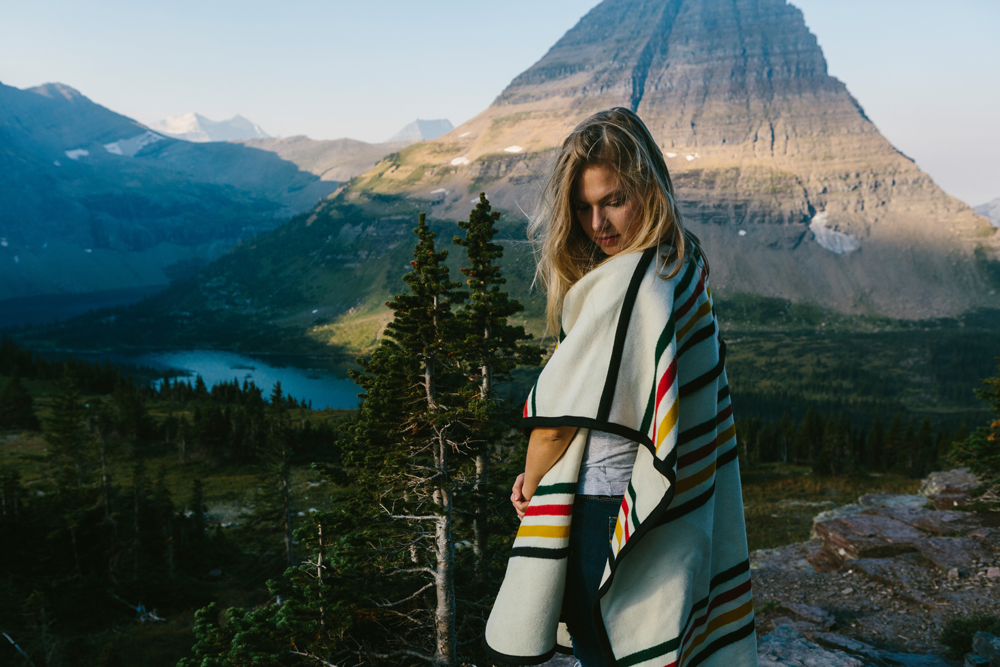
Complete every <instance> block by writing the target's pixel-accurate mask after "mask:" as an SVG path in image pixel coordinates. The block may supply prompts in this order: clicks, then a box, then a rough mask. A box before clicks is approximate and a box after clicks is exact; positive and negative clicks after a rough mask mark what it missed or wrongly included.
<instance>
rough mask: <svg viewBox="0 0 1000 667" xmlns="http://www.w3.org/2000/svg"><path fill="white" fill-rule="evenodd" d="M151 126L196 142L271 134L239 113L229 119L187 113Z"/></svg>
mask: <svg viewBox="0 0 1000 667" xmlns="http://www.w3.org/2000/svg"><path fill="white" fill-rule="evenodd" d="M149 127H150V129H151V130H153V131H155V132H158V133H160V134H163V135H165V136H170V137H173V138H174V139H183V140H184V141H196V142H206V141H237V140H239V139H267V138H269V137H270V136H271V135H270V134H268V133H267V132H265V131H264V130H263V129H261V127H260V125H257V124H256V123H252V122H250V121H249V120H247V119H246V118H244V117H243V116H241V115H239V114H236V115H235V116H233V117H232V118H230V119H229V120H210V119H208V118H205V117H204V116H202V115H201V114H200V113H186V114H181V115H180V116H171V117H170V118H165V119H163V120H160V121H157V122H155V123H153V124H152V125H150V126H149Z"/></svg>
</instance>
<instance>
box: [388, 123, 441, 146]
mask: <svg viewBox="0 0 1000 667" xmlns="http://www.w3.org/2000/svg"><path fill="white" fill-rule="evenodd" d="M453 129H455V126H454V125H452V124H451V121H450V120H448V119H447V118H438V119H436V120H421V119H420V118H418V119H417V120H415V121H413V122H412V123H410V124H409V125H407V126H406V127H404V128H403V129H402V130H400V131H399V132H397V133H396V134H394V135H392V136H391V137H389V141H430V140H431V139H437V138H438V137H440V136H442V135H444V134H447V133H449V132H451V131H452V130H453Z"/></svg>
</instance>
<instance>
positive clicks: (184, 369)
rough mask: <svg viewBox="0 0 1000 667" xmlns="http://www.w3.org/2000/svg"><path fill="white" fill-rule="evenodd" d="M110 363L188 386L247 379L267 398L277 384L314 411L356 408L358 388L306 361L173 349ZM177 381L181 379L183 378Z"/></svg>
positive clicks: (123, 356) (351, 382)
mask: <svg viewBox="0 0 1000 667" xmlns="http://www.w3.org/2000/svg"><path fill="white" fill-rule="evenodd" d="M110 361H121V362H126V363H130V364H135V365H137V366H147V367H149V368H153V369H155V370H158V371H164V372H169V371H178V372H180V373H182V374H186V375H187V376H188V379H189V380H190V381H191V382H192V383H193V382H194V380H195V377H196V376H198V375H200V376H201V378H202V380H204V381H205V384H206V385H208V386H209V387H211V386H212V385H214V384H218V383H220V382H232V381H233V380H234V379H235V380H238V381H239V383H240V384H241V385H242V384H243V381H244V380H247V381H249V382H252V383H253V384H255V385H257V386H258V387H259V388H260V389H261V390H262V391H263V392H264V396H265V397H267V396H269V395H270V393H271V389H272V388H273V387H274V383H275V382H279V381H280V382H281V390H282V392H284V393H285V394H286V395H288V396H292V397H294V398H297V399H300V400H301V399H305V400H306V401H312V407H313V409H314V410H322V409H323V408H335V409H343V408H356V407H358V393H359V392H360V387H358V385H356V384H354V382H353V381H352V380H350V379H349V378H346V377H344V376H343V375H337V374H336V373H334V372H332V371H329V370H324V369H318V368H309V367H307V364H308V360H307V359H294V360H285V359H282V360H278V359H276V358H272V357H268V358H261V357H249V356H245V355H242V354H237V353H235V352H219V351H216V350H183V351H181V350H173V351H166V352H145V353H140V354H134V355H120V356H116V357H115V358H114V359H110ZM293 362H296V363H293ZM179 379H181V380H184V377H183V376H182V377H181V378H179Z"/></svg>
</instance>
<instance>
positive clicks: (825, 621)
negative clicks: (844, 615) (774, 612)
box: [781, 602, 837, 630]
mask: <svg viewBox="0 0 1000 667" xmlns="http://www.w3.org/2000/svg"><path fill="white" fill-rule="evenodd" d="M781 608H782V609H785V610H787V611H790V612H791V613H792V614H794V615H795V616H797V617H799V618H800V619H802V620H803V621H806V622H807V623H812V624H813V625H815V626H818V627H819V628H820V629H821V630H829V629H831V628H832V627H833V626H834V625H835V624H836V622H837V621H836V619H835V618H834V617H833V614H831V613H830V612H828V611H827V610H825V609H822V608H820V607H813V606H812V605H808V604H798V603H796V602H782V603H781Z"/></svg>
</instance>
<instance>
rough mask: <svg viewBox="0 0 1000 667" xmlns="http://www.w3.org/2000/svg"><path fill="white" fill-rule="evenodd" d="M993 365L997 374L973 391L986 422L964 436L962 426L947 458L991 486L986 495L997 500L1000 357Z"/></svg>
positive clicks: (963, 423)
mask: <svg viewBox="0 0 1000 667" xmlns="http://www.w3.org/2000/svg"><path fill="white" fill-rule="evenodd" d="M996 361H997V364H998V365H997V374H996V375H995V376H993V377H990V378H987V379H985V380H982V381H981V383H982V384H983V385H984V386H985V388H984V389H977V390H976V396H977V397H978V398H980V399H981V400H983V401H985V402H986V404H987V405H988V406H989V409H990V412H991V413H992V414H993V416H992V417H991V418H990V422H989V423H988V424H987V425H986V426H981V427H979V428H977V429H976V430H975V431H973V432H972V433H968V428H967V427H966V425H965V422H962V426H961V427H960V428H959V432H958V433H956V434H955V439H954V441H953V442H952V445H951V451H950V452H949V455H948V457H949V459H951V461H952V462H953V463H956V464H958V465H963V466H968V467H969V468H970V469H971V470H972V472H974V473H976V474H977V475H980V476H981V477H982V478H983V479H984V481H986V482H987V483H988V484H993V485H994V487H993V489H992V491H991V492H990V493H989V494H987V495H990V496H992V497H993V498H996V497H998V496H1000V493H997V491H998V489H997V485H1000V357H997V359H996ZM963 431H964V432H965V433H968V434H967V435H965V433H963ZM963 435H964V436H965V437H962V436H963ZM994 502H995V501H994Z"/></svg>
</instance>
